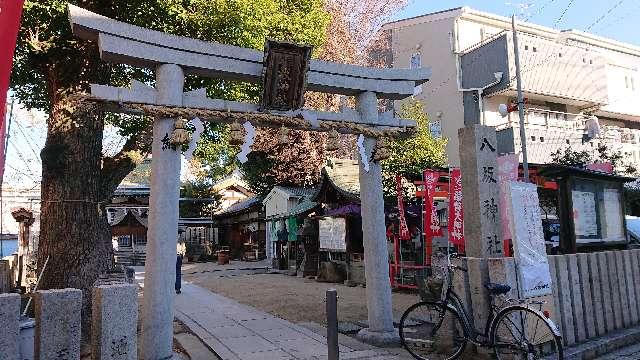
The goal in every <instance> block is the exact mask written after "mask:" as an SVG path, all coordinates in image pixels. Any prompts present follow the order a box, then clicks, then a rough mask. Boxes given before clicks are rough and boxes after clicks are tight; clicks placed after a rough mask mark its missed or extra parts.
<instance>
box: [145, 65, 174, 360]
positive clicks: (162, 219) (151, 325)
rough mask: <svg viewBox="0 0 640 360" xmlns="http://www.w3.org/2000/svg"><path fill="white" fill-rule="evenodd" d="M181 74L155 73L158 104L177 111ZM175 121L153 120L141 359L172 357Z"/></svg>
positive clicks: (170, 68) (164, 69)
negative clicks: (173, 134) (171, 139)
mask: <svg viewBox="0 0 640 360" xmlns="http://www.w3.org/2000/svg"><path fill="white" fill-rule="evenodd" d="M183 87H184V72H183V71H182V68H180V66H178V65H174V64H165V65H160V66H158V68H157V69H156V90H157V91H158V103H159V104H163V105H182V90H183ZM173 130H174V119H155V120H154V122H153V143H152V149H151V151H152V154H153V160H152V161H151V196H150V198H149V230H148V231H147V239H148V241H147V259H146V262H145V267H144V270H145V278H144V296H143V304H144V305H143V307H142V358H144V359H145V360H162V359H168V358H170V357H171V356H172V354H173V351H172V344H173V302H174V296H175V289H174V284H175V280H176V253H177V249H176V243H177V240H178V200H179V197H180V151H179V149H177V150H176V149H173V148H172V147H171V145H170V144H169V138H170V137H171V133H172V131H173Z"/></svg>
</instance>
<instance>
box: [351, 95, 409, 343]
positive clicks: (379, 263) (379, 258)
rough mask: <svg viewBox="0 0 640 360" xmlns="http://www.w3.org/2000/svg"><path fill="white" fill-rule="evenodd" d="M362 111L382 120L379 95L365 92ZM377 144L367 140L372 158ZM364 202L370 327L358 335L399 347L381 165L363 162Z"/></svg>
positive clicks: (371, 118) (360, 98) (360, 100)
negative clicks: (390, 277) (393, 307)
mask: <svg viewBox="0 0 640 360" xmlns="http://www.w3.org/2000/svg"><path fill="white" fill-rule="evenodd" d="M358 111H360V114H361V116H362V118H363V119H366V120H368V121H376V120H377V118H378V106H377V98H376V94H375V93H373V92H363V93H361V94H360V95H359V96H358ZM376 141H377V140H376V139H375V138H370V137H365V140H364V147H365V153H366V155H367V157H369V158H371V154H372V153H373V150H374V148H375V145H376ZM360 203H361V210H360V211H361V215H362V237H363V240H364V262H365V278H366V281H367V288H366V293H367V314H368V318H369V328H366V329H363V330H361V331H360V332H359V333H358V338H360V339H361V340H362V341H364V342H367V343H370V344H373V345H378V346H392V345H396V344H398V343H399V342H400V338H399V336H398V333H397V332H396V331H395V330H394V328H393V311H392V303H391V283H390V282H389V262H388V255H387V254H388V251H387V239H386V235H385V234H386V231H385V225H384V224H385V223H384V200H383V197H382V169H381V168H380V164H379V163H377V162H373V161H370V162H369V171H368V172H367V171H365V169H364V168H363V163H362V161H360Z"/></svg>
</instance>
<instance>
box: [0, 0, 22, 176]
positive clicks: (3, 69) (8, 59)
mask: <svg viewBox="0 0 640 360" xmlns="http://www.w3.org/2000/svg"><path fill="white" fill-rule="evenodd" d="M23 3H24V0H0V129H1V130H0V131H2V134H1V136H0V140H1V142H0V178H1V176H2V175H4V158H5V154H4V148H5V146H4V143H5V138H4V132H5V127H6V125H5V119H6V110H7V106H6V104H7V91H9V77H10V76H11V68H12V67H13V52H14V51H15V48H16V39H17V37H18V30H20V17H21V16H22V5H23Z"/></svg>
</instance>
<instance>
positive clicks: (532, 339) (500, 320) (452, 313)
mask: <svg viewBox="0 0 640 360" xmlns="http://www.w3.org/2000/svg"><path fill="white" fill-rule="evenodd" d="M447 260H448V261H447V271H446V274H447V278H446V281H447V289H446V291H445V292H443V291H442V287H443V284H444V281H440V282H438V281H435V280H430V281H425V279H424V277H422V276H419V275H417V276H416V283H417V284H418V289H419V291H420V295H421V297H422V301H420V302H418V303H416V304H414V305H412V306H410V307H409V308H408V309H407V310H406V311H405V312H404V314H402V318H401V319H400V329H399V330H400V339H401V342H402V345H403V347H404V348H405V349H407V351H409V353H410V354H411V355H412V356H413V357H414V358H416V359H419V360H445V359H446V360H448V359H457V358H458V357H460V356H461V355H462V353H463V352H464V350H465V347H466V345H467V343H468V342H471V343H472V344H474V345H476V346H480V347H488V348H492V349H493V350H494V352H495V355H496V357H497V359H498V360H511V359H514V360H515V359H526V360H532V359H550V360H551V359H562V358H563V355H562V352H563V349H562V337H561V335H560V331H559V330H558V328H557V326H556V325H555V324H554V323H553V321H552V320H551V319H549V317H548V315H547V313H546V312H543V311H541V309H542V305H543V304H544V302H526V301H523V300H513V299H508V298H507V297H506V294H507V293H508V292H509V291H511V287H510V286H509V285H503V284H494V283H487V284H485V288H486V289H487V290H488V292H489V295H490V299H491V301H490V309H491V311H490V313H489V315H488V317H487V320H486V323H485V326H484V331H479V330H477V329H476V328H475V326H474V325H473V322H472V318H471V316H470V315H469V314H468V313H467V311H466V309H465V308H464V306H463V304H462V300H460V297H459V296H458V295H457V294H456V293H455V292H454V290H453V276H454V272H455V270H460V271H464V272H466V271H467V270H466V269H464V268H462V267H460V266H457V265H454V264H451V260H450V258H449V257H447ZM431 279H433V278H431ZM496 297H501V298H502V299H503V302H504V303H506V304H507V305H506V306H497V305H495V301H494V300H495V298H496ZM514 302H517V303H515V304H511V305H510V304H509V303H514ZM535 307H539V309H536V308H535ZM528 320H531V321H528Z"/></svg>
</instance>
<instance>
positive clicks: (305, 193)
mask: <svg viewBox="0 0 640 360" xmlns="http://www.w3.org/2000/svg"><path fill="white" fill-rule="evenodd" d="M275 188H277V189H280V190H281V191H283V192H284V193H286V194H288V195H289V196H292V197H294V196H300V197H304V198H308V197H311V196H313V194H315V192H316V188H303V187H288V186H275Z"/></svg>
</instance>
